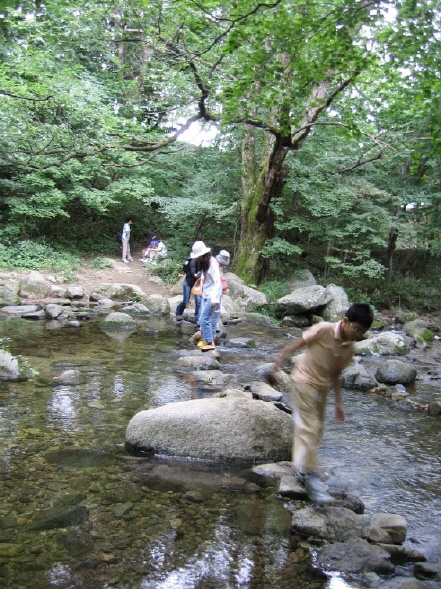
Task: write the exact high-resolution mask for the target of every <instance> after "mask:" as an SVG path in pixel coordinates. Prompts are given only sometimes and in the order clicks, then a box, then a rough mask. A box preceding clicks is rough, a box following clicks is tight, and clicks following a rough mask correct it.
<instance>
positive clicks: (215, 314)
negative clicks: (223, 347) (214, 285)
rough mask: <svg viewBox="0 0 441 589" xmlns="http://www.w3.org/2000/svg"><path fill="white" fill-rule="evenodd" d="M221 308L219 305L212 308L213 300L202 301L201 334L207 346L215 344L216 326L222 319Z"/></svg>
mask: <svg viewBox="0 0 441 589" xmlns="http://www.w3.org/2000/svg"><path fill="white" fill-rule="evenodd" d="M220 314H221V306H220V303H218V304H217V305H216V306H215V307H212V306H211V299H202V310H201V332H202V339H203V340H204V342H205V343H207V344H212V343H213V342H214V337H215V335H216V324H217V323H218V321H219V319H220Z"/></svg>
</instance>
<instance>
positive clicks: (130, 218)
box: [125, 217, 133, 223]
mask: <svg viewBox="0 0 441 589" xmlns="http://www.w3.org/2000/svg"><path fill="white" fill-rule="evenodd" d="M129 221H132V223H133V219H132V217H127V218H126V220H125V223H128V222H129Z"/></svg>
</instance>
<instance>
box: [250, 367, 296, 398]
mask: <svg viewBox="0 0 441 589" xmlns="http://www.w3.org/2000/svg"><path fill="white" fill-rule="evenodd" d="M268 371H273V374H274V376H275V378H276V381H277V384H275V385H272V386H273V388H275V389H276V390H278V391H282V392H284V393H290V392H291V390H292V378H291V376H290V375H289V374H287V373H286V372H285V371H284V370H282V369H281V368H279V367H278V366H277V364H274V362H268V363H267V364H261V365H260V366H258V367H257V368H256V371H255V372H256V374H258V375H259V376H261V377H262V378H263V377H264V376H265V374H266V373H267V372H268Z"/></svg>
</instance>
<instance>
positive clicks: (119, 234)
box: [116, 227, 124, 243]
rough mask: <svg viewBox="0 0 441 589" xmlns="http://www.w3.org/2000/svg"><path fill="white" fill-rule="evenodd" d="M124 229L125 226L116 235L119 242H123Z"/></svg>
mask: <svg viewBox="0 0 441 589" xmlns="http://www.w3.org/2000/svg"><path fill="white" fill-rule="evenodd" d="M123 229H124V227H123V228H122V229H121V231H120V232H119V233H118V234H117V236H116V241H117V242H118V243H121V242H122V236H123Z"/></svg>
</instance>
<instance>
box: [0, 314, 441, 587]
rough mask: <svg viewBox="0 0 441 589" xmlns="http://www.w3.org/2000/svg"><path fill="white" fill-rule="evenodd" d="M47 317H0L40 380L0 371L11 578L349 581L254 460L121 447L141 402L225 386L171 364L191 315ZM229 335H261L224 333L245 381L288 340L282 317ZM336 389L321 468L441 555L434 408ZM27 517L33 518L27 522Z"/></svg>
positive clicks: (134, 583) (91, 583)
mask: <svg viewBox="0 0 441 589" xmlns="http://www.w3.org/2000/svg"><path fill="white" fill-rule="evenodd" d="M12 323H13V325H14V329H13V330H12ZM43 325H44V324H43V322H33V323H32V324H30V323H28V322H26V321H23V320H14V321H7V322H0V337H1V336H4V335H7V334H9V335H10V336H11V337H12V338H13V340H14V344H13V346H12V352H13V353H14V354H17V353H22V354H23V355H25V356H27V357H28V358H29V360H30V363H31V365H32V366H33V367H34V368H35V369H36V370H38V371H39V373H40V378H39V379H38V380H37V382H34V381H29V382H20V383H7V382H0V453H1V456H2V462H1V463H0V475H1V477H2V487H1V492H0V545H2V546H8V550H10V553H11V554H15V556H6V557H5V556H4V555H2V554H0V576H2V577H3V579H4V580H5V583H6V586H10V587H13V586H14V587H20V589H48V588H50V587H60V588H62V589H65V588H66V589H67V588H73V589H76V588H77V587H78V589H79V588H80V587H81V589H98V588H102V589H150V588H155V589H157V588H159V589H165V588H168V587H170V588H172V587H173V589H175V588H182V589H192V588H195V589H196V588H198V589H202V588H204V589H210V588H213V589H230V588H231V589H232V588H236V587H237V588H239V587H240V588H243V589H267V588H268V587H277V589H291V588H292V587H293V586H295V587H296V588H297V589H306V588H308V589H315V588H319V587H320V588H321V587H323V586H324V585H325V584H327V587H328V589H348V588H349V587H351V588H354V587H356V586H357V584H356V583H355V582H353V581H350V582H349V581H347V580H345V579H344V578H343V577H341V576H339V575H330V577H329V579H328V580H326V579H323V578H321V577H317V576H316V575H315V574H314V572H313V571H311V570H310V568H309V565H308V562H307V560H305V559H307V557H308V550H307V548H306V549H304V550H303V552H302V550H300V549H299V553H298V554H297V550H296V559H292V558H291V556H292V553H293V548H292V547H291V546H290V544H289V538H290V514H289V512H288V511H287V510H286V509H284V507H283V504H282V503H281V502H280V501H278V500H277V499H276V498H275V494H276V490H275V487H273V486H269V487H268V488H267V487H265V484H266V483H265V484H263V483H262V482H261V481H257V483H256V481H255V480H254V479H251V478H250V473H249V472H245V473H243V472H234V471H230V470H228V469H227V468H225V470H224V471H222V470H219V469H218V470H216V469H211V467H209V466H207V465H204V464H200V463H196V462H191V461H180V462H179V461H177V462H176V463H173V464H172V463H171V462H170V461H161V460H159V459H151V458H145V459H139V458H135V457H132V456H128V455H127V454H126V452H125V450H124V435H125V429H126V427H127V423H128V421H129V420H130V419H131V418H132V417H133V415H134V414H135V413H136V412H137V411H139V410H141V409H146V408H149V407H156V406H160V405H163V404H165V403H170V402H175V401H183V400H186V399H191V398H194V397H198V396H209V395H212V394H213V393H214V392H216V390H218V389H219V387H220V386H221V385H219V384H215V383H216V382H217V381H216V379H217V378H219V376H218V375H217V376H216V375H215V374H213V375H211V377H210V378H211V379H212V380H206V379H205V380H204V377H205V375H202V374H201V375H199V376H198V375H196V376H195V375H193V376H191V377H189V376H188V374H187V373H186V372H185V371H184V372H182V371H178V370H176V366H175V363H174V359H175V357H176V356H175V354H176V352H177V351H178V350H179V349H180V348H182V347H184V346H185V345H186V341H187V338H188V337H190V335H191V333H192V330H191V332H189V333H188V334H184V330H181V331H179V332H178V333H177V332H176V329H175V327H174V325H173V324H172V322H171V321H167V320H162V319H161V320H159V319H158V320H156V319H155V320H152V321H149V322H148V325H147V324H145V325H143V326H142V327H140V328H139V329H137V330H136V331H133V332H129V333H126V332H124V333H122V334H119V335H121V336H122V337H113V335H116V334H113V335H110V332H106V331H103V330H101V329H100V328H99V327H98V326H97V325H96V324H94V322H93V321H90V322H88V323H87V324H82V325H81V327H80V328H79V329H70V328H69V329H59V330H54V329H45V328H44V326H43ZM229 337H231V338H232V337H253V338H254V339H255V340H256V341H258V342H259V346H260V343H261V344H262V345H261V346H260V347H258V348H257V349H254V350H250V349H240V350H237V349H232V348H227V347H226V346H223V345H221V346H220V349H221V362H222V369H223V371H224V372H225V374H226V375H227V376H226V378H233V379H237V381H239V382H250V380H253V379H254V378H255V374H256V373H255V368H256V366H257V365H259V364H261V363H262V362H267V361H269V360H270V359H271V357H272V354H273V353H274V352H275V350H276V349H278V348H280V347H282V346H283V345H284V344H285V343H286V340H287V334H286V332H285V331H282V330H277V329H272V328H267V327H262V326H254V325H253V326H250V325H246V324H242V325H240V324H239V325H238V326H231V327H229ZM68 369H74V370H79V371H80V373H81V377H82V378H81V382H80V384H76V385H58V386H55V387H54V378H56V377H59V376H60V374H61V373H62V372H63V371H64V370H68ZM228 374H229V375H230V376H228ZM422 384H423V386H424V387H432V386H433V385H432V384H431V383H428V382H426V381H424V383H422ZM433 390H434V389H433V388H432V389H431V391H432V393H433ZM416 394H419V392H418V390H417V392H416ZM424 395H430V391H429V389H428V388H425V389H424ZM345 398H346V401H345V407H346V411H347V423H346V424H345V425H344V426H339V425H336V424H335V423H334V422H333V412H334V408H333V406H332V404H331V406H330V408H329V415H328V428H327V430H326V433H325V439H324V444H323V452H322V461H323V463H324V464H326V465H327V469H328V471H329V473H330V475H331V478H330V482H331V483H332V484H334V485H336V486H338V485H340V486H342V487H343V488H345V489H346V490H348V491H351V492H353V493H354V494H356V495H358V496H360V497H361V498H362V500H363V501H364V502H365V504H366V507H367V511H368V512H373V511H389V512H391V511H394V512H397V513H400V514H401V515H403V516H405V517H406V519H407V520H408V524H409V537H414V538H416V539H417V540H418V541H419V542H421V544H420V545H419V546H418V549H420V550H422V551H424V553H426V554H428V555H431V556H432V557H434V559H435V560H436V559H437V558H441V549H440V540H439V538H440V536H441V522H439V521H438V519H437V518H436V517H435V515H436V514H437V513H439V511H440V510H441V491H440V487H441V462H440V461H441V458H440V455H441V439H440V436H441V434H440V428H439V420H437V419H432V418H429V417H428V416H427V414H425V413H423V412H417V411H409V410H405V409H402V408H400V407H399V406H392V404H391V402H390V401H389V400H387V399H383V398H381V397H372V396H369V395H366V394H361V393H354V392H346V393H345ZM178 462H179V464H178ZM78 506H79V507H81V508H84V507H85V508H87V514H88V516H87V520H86V521H82V522H81V523H79V524H75V525H72V522H71V521H69V520H66V518H68V517H73V515H72V514H75V508H76V507H78ZM48 514H50V515H51V518H52V519H51V520H50V521H49V518H48ZM38 516H41V519H39V517H38ZM58 517H59V518H62V519H61V520H57V519H56V518H58ZM45 518H46V519H45ZM63 518H64V519H63ZM36 521H39V522H40V521H41V524H40V525H41V529H38V530H37V529H35V528H32V525H34V526H35V522H36ZM54 521H56V522H58V523H57V525H58V527H51V525H53V522H54ZM29 526H30V527H29ZM31 528H32V529H31ZM68 547H69V548H68ZM75 551H77V552H75Z"/></svg>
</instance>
